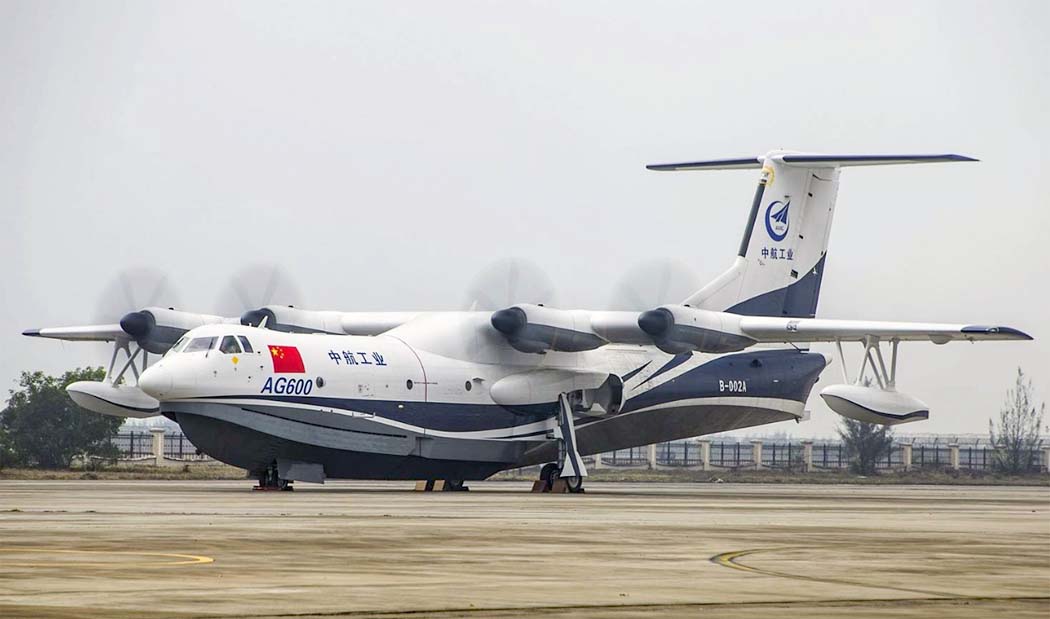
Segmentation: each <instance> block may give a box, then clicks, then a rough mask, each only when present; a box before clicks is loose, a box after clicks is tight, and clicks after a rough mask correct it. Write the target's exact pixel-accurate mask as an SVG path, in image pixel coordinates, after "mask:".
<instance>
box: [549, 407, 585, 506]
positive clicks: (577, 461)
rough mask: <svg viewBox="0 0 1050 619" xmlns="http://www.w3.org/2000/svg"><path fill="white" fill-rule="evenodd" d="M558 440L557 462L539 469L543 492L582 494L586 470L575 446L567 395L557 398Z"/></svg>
mask: <svg viewBox="0 0 1050 619" xmlns="http://www.w3.org/2000/svg"><path fill="white" fill-rule="evenodd" d="M554 436H555V438H557V439H558V461H557V462H556V463H555V462H550V463H548V464H545V465H544V466H543V468H542V469H540V479H541V480H542V481H543V483H544V487H543V491H544V492H565V491H568V492H572V493H580V492H583V478H584V477H586V476H587V468H586V467H585V466H584V465H583V458H582V457H580V453H579V450H578V449H577V447H576V445H577V443H576V424H575V423H574V422H573V417H572V404H571V403H570V401H569V394H566V393H563V394H561V395H560V396H558V428H557V430H555V432H554Z"/></svg>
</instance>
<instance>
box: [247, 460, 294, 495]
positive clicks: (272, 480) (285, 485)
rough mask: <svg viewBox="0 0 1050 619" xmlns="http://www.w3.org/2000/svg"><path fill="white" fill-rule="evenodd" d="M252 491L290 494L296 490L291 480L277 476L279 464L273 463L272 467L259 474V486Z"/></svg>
mask: <svg viewBox="0 0 1050 619" xmlns="http://www.w3.org/2000/svg"><path fill="white" fill-rule="evenodd" d="M252 490H263V491H270V492H272V491H278V490H279V491H285V492H290V491H292V490H295V488H293V487H292V481H291V480H290V479H282V478H281V476H280V475H278V474H277V462H276V461H274V462H271V463H270V466H268V467H266V468H265V469H263V471H262V472H261V473H259V485H258V486H255V487H254V488H252Z"/></svg>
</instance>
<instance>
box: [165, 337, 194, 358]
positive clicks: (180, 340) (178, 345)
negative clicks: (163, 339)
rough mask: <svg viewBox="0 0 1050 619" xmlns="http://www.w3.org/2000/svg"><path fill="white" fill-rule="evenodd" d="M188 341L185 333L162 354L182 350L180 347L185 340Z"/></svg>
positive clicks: (184, 343) (183, 344) (171, 353)
mask: <svg viewBox="0 0 1050 619" xmlns="http://www.w3.org/2000/svg"><path fill="white" fill-rule="evenodd" d="M188 341H190V339H189V338H188V337H186V336H185V335H184V336H182V337H180V338H179V341H177V342H175V345H174V346H172V347H171V348H169V349H168V352H166V353H164V356H168V355H173V354H175V353H178V352H182V347H183V346H185V345H186V342H188Z"/></svg>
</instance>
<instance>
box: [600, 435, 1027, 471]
mask: <svg viewBox="0 0 1050 619" xmlns="http://www.w3.org/2000/svg"><path fill="white" fill-rule="evenodd" d="M709 445H710V447H709V448H710V465H711V466H712V467H715V468H720V469H751V468H755V461H754V446H753V445H752V443H751V442H750V441H747V442H743V441H711V442H710V443H709ZM906 445H910V446H911V450H912V455H911V467H912V468H942V469H943V468H947V467H950V466H951V464H952V445H951V444H949V443H944V442H935V443H918V442H916V443H910V444H907V443H896V444H894V445H893V447H892V448H891V449H890V452H889V453H888V454H886V456H885V457H884V458H882V459H880V460H879V461H878V463H877V465H876V466H877V468H878V469H881V470H895V469H901V468H904V461H905V449H906ZM1042 447H1043V443H1040V445H1039V447H1038V448H1037V449H1036V450H1034V453H1033V454H1032V467H1033V468H1036V469H1038V468H1039V467H1040V466H1041V465H1043V462H1042V457H1043V456H1042V453H1041V450H1042ZM958 450H959V468H960V469H969V470H985V469H990V468H992V465H993V462H994V460H993V458H994V453H995V449H994V448H993V447H992V446H991V445H989V444H987V443H985V444H983V445H982V444H969V445H958ZM761 453H762V456H761V457H762V468H767V469H781V470H802V468H803V465H804V453H805V448H804V446H803V444H802V442H801V441H762V452H761ZM651 455H655V460H656V462H655V464H656V465H657V466H659V467H667V468H675V467H680V468H688V467H700V466H702V465H703V462H702V460H701V447H700V443H699V441H697V440H695V439H694V440H686V441H673V442H669V443H659V444H657V445H656V448H655V453H654V454H651V453H650V450H649V447H647V446H646V447H634V448H631V449H621V450H618V451H611V452H608V453H604V454H601V456H600V458H601V465H602V466H605V467H610V468H614V467H647V466H650V465H651V464H652V463H651V462H650V458H651ZM812 458H813V460H812V461H813V468H814V469H817V470H821V469H824V470H838V469H845V468H848V467H849V462H850V459H849V455H848V453H847V450H846V447H845V445H843V444H842V443H841V442H840V441H814V442H813V456H812Z"/></svg>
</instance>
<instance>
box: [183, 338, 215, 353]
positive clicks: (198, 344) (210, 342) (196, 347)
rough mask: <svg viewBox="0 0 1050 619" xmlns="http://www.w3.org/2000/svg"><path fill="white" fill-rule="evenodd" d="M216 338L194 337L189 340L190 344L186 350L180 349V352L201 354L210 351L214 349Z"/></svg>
mask: <svg viewBox="0 0 1050 619" xmlns="http://www.w3.org/2000/svg"><path fill="white" fill-rule="evenodd" d="M218 339H219V338H217V337H195V338H193V339H192V340H190V343H189V344H188V345H187V346H186V348H183V349H182V352H201V351H202V350H211V349H212V348H214V347H215V341H216V340H218Z"/></svg>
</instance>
